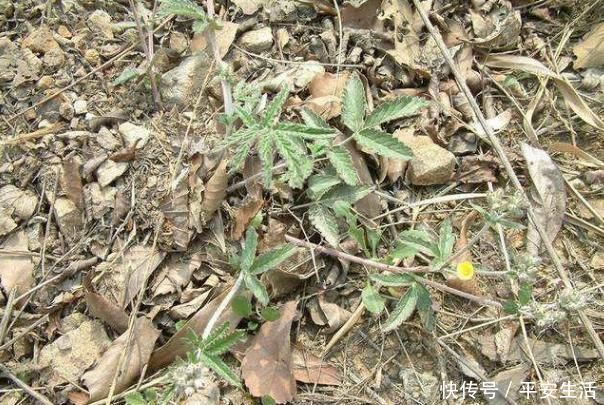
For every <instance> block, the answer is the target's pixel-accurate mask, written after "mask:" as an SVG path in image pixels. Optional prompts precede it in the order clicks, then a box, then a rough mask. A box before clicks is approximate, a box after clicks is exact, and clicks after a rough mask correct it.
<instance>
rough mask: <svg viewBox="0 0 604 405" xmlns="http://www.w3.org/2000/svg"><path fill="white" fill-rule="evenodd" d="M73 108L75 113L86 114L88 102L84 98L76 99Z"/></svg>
mask: <svg viewBox="0 0 604 405" xmlns="http://www.w3.org/2000/svg"><path fill="white" fill-rule="evenodd" d="M73 110H74V112H75V114H76V115H82V114H86V113H87V112H88V103H87V102H86V100H76V101H75V102H74V103H73Z"/></svg>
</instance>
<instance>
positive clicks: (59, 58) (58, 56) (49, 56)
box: [42, 48, 65, 71]
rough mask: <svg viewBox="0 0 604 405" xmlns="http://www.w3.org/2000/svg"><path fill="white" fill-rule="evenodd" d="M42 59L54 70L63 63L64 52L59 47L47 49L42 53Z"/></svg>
mask: <svg viewBox="0 0 604 405" xmlns="http://www.w3.org/2000/svg"><path fill="white" fill-rule="evenodd" d="M42 61H43V62H44V64H45V65H46V66H48V67H49V68H50V69H51V70H53V71H54V70H57V69H59V68H60V67H61V66H63V65H64V64H65V54H64V53H63V51H62V50H61V48H54V49H49V50H48V52H46V53H45V54H44V58H43V59H42Z"/></svg>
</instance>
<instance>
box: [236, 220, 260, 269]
mask: <svg viewBox="0 0 604 405" xmlns="http://www.w3.org/2000/svg"><path fill="white" fill-rule="evenodd" d="M257 247H258V234H257V233H256V230H255V229H254V228H252V227H249V228H247V231H245V242H244V245H243V251H242V252H241V263H240V266H241V271H244V272H246V273H247V272H248V271H249V270H250V268H251V267H252V264H253V263H254V258H255V257H256V248H257Z"/></svg>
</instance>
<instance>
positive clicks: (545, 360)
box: [506, 336, 600, 366]
mask: <svg viewBox="0 0 604 405" xmlns="http://www.w3.org/2000/svg"><path fill="white" fill-rule="evenodd" d="M528 343H529V345H530V347H531V351H532V352H533V356H535V360H536V361H537V363H539V364H553V365H558V366H560V365H562V364H566V363H567V362H569V361H573V360H574V359H576V360H577V361H591V360H595V359H598V358H599V357H600V356H599V355H598V352H597V351H596V350H595V349H588V348H586V347H581V346H574V345H573V346H572V347H571V346H570V345H567V344H561V343H551V342H544V341H542V340H537V339H531V338H529V339H528ZM506 360H507V361H509V362H517V361H527V362H528V361H530V357H529V355H528V350H527V346H526V340H525V339H524V337H522V336H519V337H517V338H516V339H515V340H514V341H513V344H512V345H511V349H510V352H509V353H508V356H507V358H506Z"/></svg>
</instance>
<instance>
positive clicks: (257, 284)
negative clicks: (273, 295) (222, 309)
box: [243, 273, 269, 305]
mask: <svg viewBox="0 0 604 405" xmlns="http://www.w3.org/2000/svg"><path fill="white" fill-rule="evenodd" d="M243 281H244V282H245V286H246V287H247V288H248V290H250V291H251V292H252V294H254V297H256V299H257V300H258V301H259V302H260V303H261V304H262V305H267V304H268V301H269V297H268V292H267V291H266V287H264V284H262V282H261V281H260V280H258V279H257V278H256V277H255V276H252V275H251V274H249V273H246V274H245V275H244V276H243Z"/></svg>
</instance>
